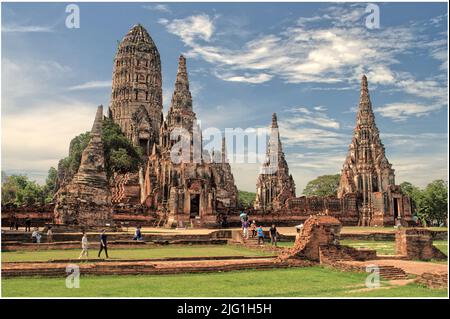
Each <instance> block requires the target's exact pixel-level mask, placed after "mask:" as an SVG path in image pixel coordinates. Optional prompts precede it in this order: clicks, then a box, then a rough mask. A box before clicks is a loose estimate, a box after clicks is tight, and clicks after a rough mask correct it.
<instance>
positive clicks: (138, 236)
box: [133, 226, 142, 240]
mask: <svg viewBox="0 0 450 319" xmlns="http://www.w3.org/2000/svg"><path fill="white" fill-rule="evenodd" d="M133 240H142V234H141V226H138V227H136V231H135V232H134V237H133Z"/></svg>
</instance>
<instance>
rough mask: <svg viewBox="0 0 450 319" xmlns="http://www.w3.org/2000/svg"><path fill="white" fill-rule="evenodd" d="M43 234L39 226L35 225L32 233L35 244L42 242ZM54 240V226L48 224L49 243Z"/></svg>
mask: <svg viewBox="0 0 450 319" xmlns="http://www.w3.org/2000/svg"><path fill="white" fill-rule="evenodd" d="M41 238H42V234H41V232H40V231H39V227H34V230H33V232H32V233H31V241H32V242H33V243H35V244H40V243H41ZM51 242H53V231H52V227H51V226H48V228H47V243H51Z"/></svg>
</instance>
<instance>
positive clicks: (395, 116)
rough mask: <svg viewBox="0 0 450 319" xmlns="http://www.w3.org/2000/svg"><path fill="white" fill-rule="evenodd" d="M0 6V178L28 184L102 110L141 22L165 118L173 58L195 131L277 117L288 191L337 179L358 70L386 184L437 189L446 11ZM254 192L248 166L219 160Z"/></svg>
mask: <svg viewBox="0 0 450 319" xmlns="http://www.w3.org/2000/svg"><path fill="white" fill-rule="evenodd" d="M378 5H379V8H380V28H376V29H368V28H367V27H366V24H365V21H366V17H367V15H368V13H366V12H365V9H366V4H364V3H357V4H335V3H333V4H331V3H283V4H271V3H253V4H252V3H247V4H240V3H221V4H219V3H159V4H158V3H110V4H108V3H80V4H79V7H80V28H79V29H68V28H66V27H65V19H66V16H67V13H65V7H66V4H65V3H45V4H39V3H18V4H14V3H2V99H1V102H2V170H4V171H6V172H7V173H26V174H28V175H29V176H30V177H31V178H33V179H36V180H37V181H39V182H42V181H43V180H44V179H45V176H46V172H47V170H48V168H49V167H50V166H56V165H57V162H58V160H59V159H60V158H62V157H64V156H66V154H67V152H68V145H69V142H70V140H71V138H72V137H74V136H75V135H77V134H79V133H80V132H84V131H86V130H89V129H90V127H91V124H92V120H93V117H94V114H95V109H96V106H97V105H98V104H103V105H105V106H107V105H108V104H109V98H110V90H111V73H112V62H113V59H114V54H115V49H116V46H117V41H119V40H120V39H121V38H122V37H123V36H124V35H125V34H126V33H127V31H128V30H129V29H130V28H131V27H132V26H133V25H134V24H136V23H141V24H143V25H144V26H145V27H146V28H147V30H148V31H149V33H150V35H151V36H152V38H153V40H154V41H155V43H156V45H157V47H158V50H159V52H160V55H161V62H162V70H163V93H164V106H165V111H167V108H168V103H169V102H170V97H171V94H172V90H173V83H174V80H175V76H176V68H177V61H178V56H179V54H181V53H182V54H184V55H185V56H186V57H187V62H188V72H189V77H190V82H191V90H192V93H193V98H194V111H195V112H196V113H197V117H198V118H199V119H200V120H201V121H202V126H203V127H210V126H213V127H217V128H219V129H224V128H236V127H241V128H244V129H245V128H249V127H265V126H268V125H269V124H270V121H271V114H272V112H277V114H278V119H279V126H280V132H281V134H282V141H283V146H284V150H285V153H286V156H287V161H288V164H289V167H290V170H291V173H292V174H293V176H294V179H295V182H296V184H297V193H298V194H300V193H301V191H302V190H303V188H304V186H305V185H306V183H307V182H308V181H309V180H311V179H313V178H315V177H316V176H319V175H322V174H332V173H338V172H340V169H341V167H342V164H343V161H344V158H345V155H346V151H347V148H348V144H349V143H350V141H351V135H352V129H353V127H354V122H355V107H356V106H357V104H358V97H359V81H360V77H361V75H362V74H363V73H366V74H367V75H368V80H369V88H370V92H371V98H372V104H373V107H374V110H375V116H376V121H377V125H378V127H379V129H380V131H381V138H382V141H383V143H384V145H385V147H386V153H387V157H388V159H389V160H390V162H391V163H392V164H393V168H394V169H395V170H396V178H397V183H401V182H402V181H405V180H407V181H411V182H413V183H415V184H417V185H419V186H425V185H426V184H427V183H428V182H430V181H432V180H434V179H437V178H443V179H445V180H447V176H448V171H447V164H446V162H447V144H448V134H447V131H448V126H447V125H448V124H447V117H448V102H447V100H448V98H447V88H448V78H447V73H448V43H447V20H448V18H447V12H448V11H447V4H446V3H386V4H385V3H379V4H378ZM232 168H233V172H234V175H235V179H236V182H237V185H238V187H239V188H240V189H245V190H249V191H254V190H255V183H256V177H257V173H258V165H257V164H234V165H232Z"/></svg>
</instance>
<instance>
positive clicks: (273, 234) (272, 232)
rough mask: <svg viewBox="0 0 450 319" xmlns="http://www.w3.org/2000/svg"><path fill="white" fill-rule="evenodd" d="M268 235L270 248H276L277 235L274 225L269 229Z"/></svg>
mask: <svg viewBox="0 0 450 319" xmlns="http://www.w3.org/2000/svg"><path fill="white" fill-rule="evenodd" d="M269 234H270V243H271V244H272V246H277V239H278V238H277V237H278V234H277V228H276V227H275V224H272V226H271V227H270V230H269Z"/></svg>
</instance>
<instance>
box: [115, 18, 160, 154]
mask: <svg viewBox="0 0 450 319" xmlns="http://www.w3.org/2000/svg"><path fill="white" fill-rule="evenodd" d="M109 112H110V114H109V115H110V117H111V118H112V119H113V121H114V122H115V123H117V124H119V125H120V127H121V129H122V132H123V133H124V134H125V135H126V136H127V137H128V138H129V139H130V140H131V141H132V142H133V144H135V145H140V146H141V147H142V148H143V149H144V151H145V154H146V155H149V154H150V152H151V149H152V147H153V144H154V143H156V144H158V143H159V126H160V123H161V117H162V75H161V60H160V56H159V52H158V49H157V48H156V45H155V43H154V42H153V40H152V38H151V37H150V35H149V34H148V32H147V30H145V28H144V27H143V26H142V25H140V24H138V25H135V26H134V27H132V28H131V30H130V31H129V32H128V33H127V35H125V37H124V38H123V40H122V41H121V42H120V43H119V46H118V49H117V54H116V57H115V59H114V68H113V77H112V94H111V104H110V107H109Z"/></svg>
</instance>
